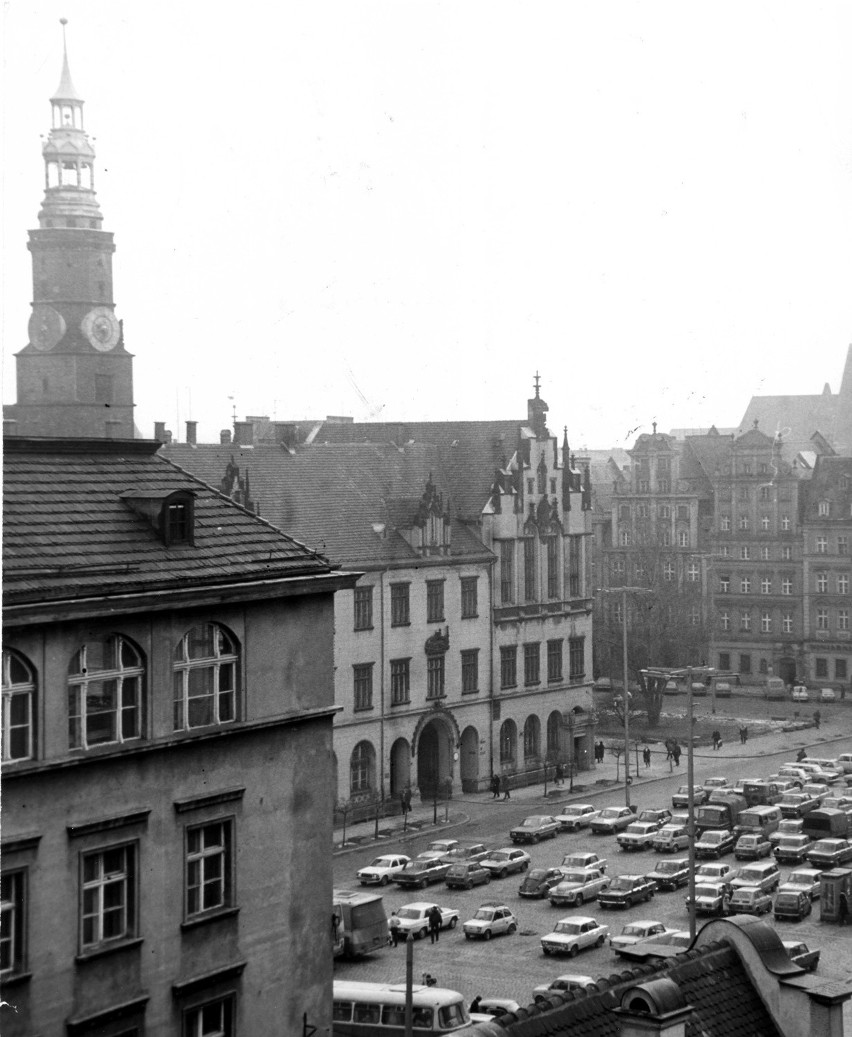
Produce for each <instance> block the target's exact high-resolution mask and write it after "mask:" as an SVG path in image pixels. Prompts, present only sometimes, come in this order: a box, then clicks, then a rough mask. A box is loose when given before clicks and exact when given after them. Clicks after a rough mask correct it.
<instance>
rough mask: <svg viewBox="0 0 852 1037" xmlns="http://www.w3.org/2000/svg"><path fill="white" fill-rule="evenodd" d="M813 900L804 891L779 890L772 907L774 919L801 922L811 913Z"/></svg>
mask: <svg viewBox="0 0 852 1037" xmlns="http://www.w3.org/2000/svg"><path fill="white" fill-rule="evenodd" d="M811 908H812V904H811V898H810V897H809V896H808V894H807V893H805V892H804V890H801V889H800V890H789V889H779V890H778V893H777V894H776V896H775V903H774V904H773V905H772V913H773V917H774V918H775V920H776V921H778V920H779V919H788V920H792V921H794V922H801V920H802V919H803V918H807V916H808V915H809V914H810V913H811Z"/></svg>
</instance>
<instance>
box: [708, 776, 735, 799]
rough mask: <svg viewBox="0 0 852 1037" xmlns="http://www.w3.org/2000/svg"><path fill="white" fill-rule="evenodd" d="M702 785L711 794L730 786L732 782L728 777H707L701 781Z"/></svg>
mask: <svg viewBox="0 0 852 1037" xmlns="http://www.w3.org/2000/svg"><path fill="white" fill-rule="evenodd" d="M701 787H702V788H703V789H704V791H705V792H706V793H707V795H708V796H709V795H710V794H711V793H712V792H716V790H717V789H727V788H730V784H729V782H728V779H727V778H707V779H706V780H705V781H702V782H701Z"/></svg>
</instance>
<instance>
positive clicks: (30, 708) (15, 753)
mask: <svg viewBox="0 0 852 1037" xmlns="http://www.w3.org/2000/svg"><path fill="white" fill-rule="evenodd" d="M35 686H36V685H35V670H33V668H32V666H30V664H29V663H28V662H27V660H26V659H25V658H24V657H23V656H22V655H19V654H18V652H13V651H11V650H9V649H4V650H3V761H4V762H7V761H9V760H31V759H32V758H33V757H34V756H35Z"/></svg>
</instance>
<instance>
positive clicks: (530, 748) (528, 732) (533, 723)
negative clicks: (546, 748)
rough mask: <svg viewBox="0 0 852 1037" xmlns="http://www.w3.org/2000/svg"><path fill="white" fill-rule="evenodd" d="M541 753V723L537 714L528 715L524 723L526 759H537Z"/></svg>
mask: <svg viewBox="0 0 852 1037" xmlns="http://www.w3.org/2000/svg"><path fill="white" fill-rule="evenodd" d="M540 753H541V723H540V722H539V719H538V717H537V716H535V715H532V716H528V717H527V719H526V723H525V724H524V759H526V760H532V759H535V758H536V757H538V756H539V755H540Z"/></svg>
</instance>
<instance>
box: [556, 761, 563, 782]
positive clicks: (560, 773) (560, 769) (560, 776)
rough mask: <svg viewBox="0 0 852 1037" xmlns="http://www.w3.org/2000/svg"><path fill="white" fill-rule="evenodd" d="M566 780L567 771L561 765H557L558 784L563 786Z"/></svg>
mask: <svg viewBox="0 0 852 1037" xmlns="http://www.w3.org/2000/svg"><path fill="white" fill-rule="evenodd" d="M564 779H565V770H564V769H563V767H562V764H561V763H557V764H556V784H557V785H561V784H562V782H563V781H564Z"/></svg>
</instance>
